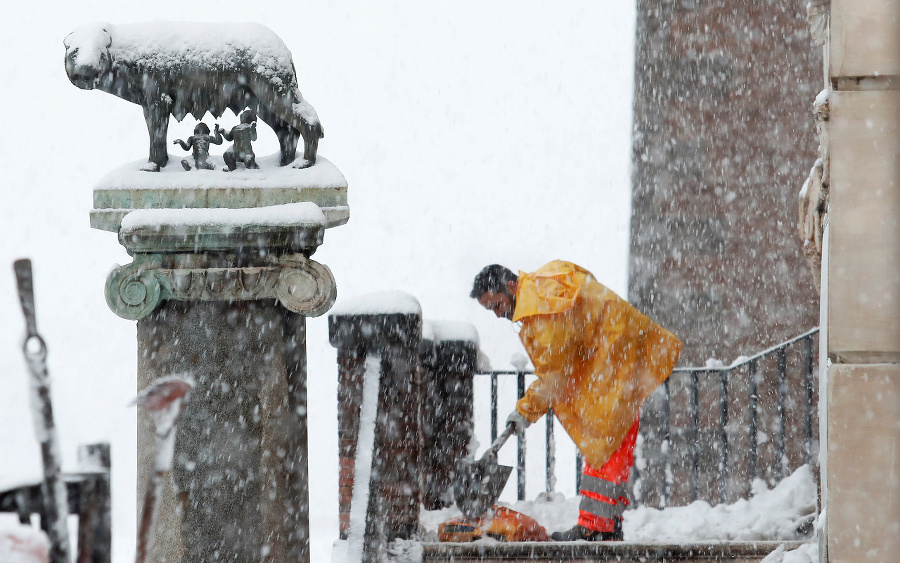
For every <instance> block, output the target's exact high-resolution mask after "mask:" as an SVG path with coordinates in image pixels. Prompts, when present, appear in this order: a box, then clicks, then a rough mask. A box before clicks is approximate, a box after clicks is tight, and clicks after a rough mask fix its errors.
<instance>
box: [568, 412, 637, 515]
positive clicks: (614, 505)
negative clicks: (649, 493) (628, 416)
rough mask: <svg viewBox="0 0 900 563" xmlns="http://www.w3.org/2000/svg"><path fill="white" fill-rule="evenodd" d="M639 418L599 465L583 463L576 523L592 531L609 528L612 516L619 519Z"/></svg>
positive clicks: (626, 493)
mask: <svg viewBox="0 0 900 563" xmlns="http://www.w3.org/2000/svg"><path fill="white" fill-rule="evenodd" d="M639 422H640V421H639V420H638V421H635V423H634V425H632V427H631V429H630V430H629V431H628V433H627V434H626V435H625V439H624V440H622V445H621V446H619V449H618V450H616V451H615V453H613V455H612V456H611V457H610V458H609V461H607V462H606V463H604V464H603V466H602V467H601V468H600V469H595V468H593V467H591V466H590V465H588V464H585V465H584V472H583V474H582V477H581V484H580V486H579V491H578V492H579V493H580V494H581V504H580V506H579V514H578V523H579V524H580V525H582V526H584V527H585V528H587V529H588V530H593V531H595V532H613V531H615V527H616V518H619V519H621V518H622V513H623V512H625V507H626V506H628V478H629V476H630V475H631V466H632V465H634V446H635V444H636V443H637V436H638V427H639Z"/></svg>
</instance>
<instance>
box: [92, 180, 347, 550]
mask: <svg viewBox="0 0 900 563" xmlns="http://www.w3.org/2000/svg"><path fill="white" fill-rule="evenodd" d="M332 168H333V167H332ZM335 171H336V169H335ZM302 172H307V173H308V171H302ZM248 173H249V172H248ZM195 174H197V173H195ZM338 174H339V173H338ZM148 176H152V178H151V179H152V180H158V177H156V176H153V175H148ZM209 176H212V174H209ZM185 178H186V179H191V178H193V176H191V175H186V176H185ZM341 180H342V177H341ZM188 187H189V188H190V186H188ZM345 188H346V186H344V189H345ZM198 189H200V188H196V189H188V190H187V191H188V195H189V196H191V197H190V198H189V199H188V200H185V201H184V202H183V204H182V205H178V201H177V200H178V195H179V194H178V190H169V191H166V190H165V189H163V188H162V187H160V186H156V187H153V186H151V187H150V188H146V189H121V190H119V192H116V191H115V190H114V189H98V190H97V191H95V203H97V201H100V202H101V203H104V202H105V203H106V204H108V205H106V206H105V207H101V206H98V209H95V210H94V212H93V213H92V224H93V225H94V226H95V227H97V228H102V229H106V230H117V231H118V233H119V241H120V242H121V243H122V244H123V245H124V246H125V248H126V249H127V250H128V252H129V254H131V255H132V256H133V257H134V261H133V262H132V263H131V264H127V265H125V266H120V267H118V268H116V269H115V270H113V272H112V273H110V275H109V278H108V279H107V284H106V299H107V303H108V305H109V306H110V308H111V309H112V310H113V312H115V313H116V314H117V315H119V316H121V317H123V318H126V319H131V320H137V321H138V323H137V335H138V388H139V389H140V388H144V387H146V386H147V385H149V384H151V383H152V382H153V381H154V380H155V379H157V378H160V377H164V376H167V375H171V374H186V375H189V376H190V377H192V378H193V379H194V382H195V386H194V389H193V391H192V393H191V395H190V399H189V401H188V403H187V405H186V407H185V410H184V412H183V414H182V416H181V419H180V422H179V425H178V433H177V438H176V449H175V456H174V468H173V471H172V473H171V474H170V475H169V477H168V481H167V482H166V483H165V487H164V491H163V494H162V499H161V500H162V505H161V507H160V512H159V520H158V526H157V530H158V534H157V537H156V542H155V548H154V552H152V553H151V554H150V556H151V560H153V561H165V562H170V563H171V562H181V561H185V562H187V561H223V562H224V561H234V562H244V561H264V562H272V563H280V562H283V561H301V562H303V561H306V562H308V561H309V491H308V461H307V460H308V455H307V453H308V452H307V419H306V404H307V397H306V319H305V317H306V316H318V315H321V314H322V313H324V312H325V311H327V310H328V309H329V308H330V307H331V305H332V304H333V303H334V300H335V297H336V287H335V283H334V279H333V277H332V275H331V273H330V271H329V270H328V268H327V267H325V266H323V265H322V264H319V263H317V262H315V261H313V260H311V259H310V258H309V256H310V255H312V254H313V252H315V250H316V248H317V247H318V246H319V245H320V244H321V243H322V241H323V235H324V229H325V228H326V226H333V225H335V224H341V222H342V221H341V220H335V218H334V214H333V213H332V216H331V219H329V218H328V217H326V215H325V214H324V213H323V212H322V210H321V208H320V206H319V205H317V204H315V203H312V202H300V201H298V199H299V198H300V197H301V196H300V194H301V190H300V189H290V188H289V187H284V188H282V189H279V190H274V189H271V188H258V189H255V190H254V189H253V188H244V189H243V191H241V192H240V193H237V192H235V193H232V194H231V197H230V198H229V197H227V196H228V193H227V192H228V190H224V191H222V190H219V191H222V193H219V191H216V190H207V191H208V193H207V194H205V197H202V198H201V197H194V196H197V194H195V193H194V192H196V191H197V190H198ZM169 192H171V193H169ZM257 192H258V193H257ZM110 194H112V196H115V197H116V198H118V199H117V200H116V202H113V203H110V202H109V201H105V200H103V198H104V197H105V198H107V199H108V197H111V196H110ZM182 195H183V194H182ZM345 195H346V194H345V192H344V197H345ZM98 198H99V199H98ZM165 198H169V199H165ZM211 198H212V200H214V201H215V202H216V203H217V204H219V205H221V204H224V203H227V204H229V205H228V206H227V207H234V208H239V209H227V208H217V209H197V208H191V207H196V205H197V204H200V205H202V204H203V203H204V202H208V201H210V199H211ZM215 198H219V199H218V200H217V199H215ZM273 198H274V199H273ZM220 200H221V201H220ZM259 201H265V202H266V203H275V204H279V205H273V206H269V207H253V205H254V204H255V203H257V202H259ZM160 203H162V204H163V207H174V208H176V209H143V210H139V211H133V212H131V213H128V214H126V213H125V212H126V211H127V209H124V210H123V209H121V208H120V207H121V206H124V205H127V204H130V205H133V206H134V207H141V206H143V205H146V206H147V207H160V205H159V204H160ZM344 203H346V201H345V200H344ZM177 207H187V208H186V209H177ZM222 207H225V206H222ZM242 207H243V208H242ZM343 210H344V212H346V207H344V208H343ZM332 211H334V210H333V209H332ZM123 216H124V218H123ZM120 221H121V223H120ZM343 221H346V217H344V218H343ZM153 448H154V437H153V429H152V423H151V421H150V419H149V416H147V415H145V414H144V413H141V414H140V415H139V421H138V498H139V502H138V505H139V506H140V505H141V502H140V499H141V498H142V497H143V494H144V487H145V486H146V482H147V476H148V472H149V471H150V467H151V460H152V456H153Z"/></svg>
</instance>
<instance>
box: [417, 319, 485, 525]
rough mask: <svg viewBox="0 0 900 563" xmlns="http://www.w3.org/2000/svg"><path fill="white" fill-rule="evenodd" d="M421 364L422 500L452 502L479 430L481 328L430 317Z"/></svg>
mask: <svg viewBox="0 0 900 563" xmlns="http://www.w3.org/2000/svg"><path fill="white" fill-rule="evenodd" d="M423 335H424V336H423V338H422V345H421V347H420V358H421V363H422V441H423V447H422V504H423V505H424V506H425V508H426V509H427V510H437V509H439V508H445V507H448V506H450V505H451V504H453V490H452V486H453V478H454V475H455V470H456V467H457V466H458V465H459V462H460V461H461V460H463V459H465V458H466V457H467V456H468V454H469V445H470V444H471V442H472V438H473V432H474V425H473V420H474V411H473V408H474V407H473V400H474V390H473V377H474V375H475V370H476V369H477V362H478V333H477V331H476V330H475V327H474V326H472V325H470V324H468V323H460V322H450V321H426V322H425V329H424V331H423Z"/></svg>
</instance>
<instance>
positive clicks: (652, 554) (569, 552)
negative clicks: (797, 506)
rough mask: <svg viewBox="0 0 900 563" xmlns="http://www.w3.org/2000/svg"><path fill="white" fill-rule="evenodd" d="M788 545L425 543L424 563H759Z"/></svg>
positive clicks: (790, 545) (794, 545)
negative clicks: (692, 562)
mask: <svg viewBox="0 0 900 563" xmlns="http://www.w3.org/2000/svg"><path fill="white" fill-rule="evenodd" d="M782 544H784V546H785V549H786V550H790V549H796V548H797V547H799V546H800V545H801V542H772V541H759V542H705V543H686V544H670V543H631V542H566V543H558V542H520V543H499V542H498V543H482V542H476V543H425V544H423V547H424V558H423V561H425V562H429V561H452V562H454V563H455V562H460V561H481V562H492V561H497V562H499V561H503V562H514V561H521V562H522V563H563V562H565V563H587V562H602V561H615V562H616V563H649V562H666V563H668V562H674V561H678V562H690V561H703V562H710V561H728V562H729V563H757V562H759V561H762V560H763V559H764V558H765V557H766V555H768V554H769V553H770V552H772V551H774V550H775V549H776V548H777V547H778V546H779V545H782Z"/></svg>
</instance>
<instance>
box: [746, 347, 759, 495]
mask: <svg viewBox="0 0 900 563" xmlns="http://www.w3.org/2000/svg"><path fill="white" fill-rule="evenodd" d="M756 367H757V366H756V360H750V363H749V364H748V365H747V371H748V379H749V380H750V381H749V383H750V390H749V391H750V392H749V395H750V397H749V399H750V401H749V402H750V424H749V429H748V431H747V434H748V436H747V440H748V442H749V444H748V449H749V451H748V453H747V490H748V491H750V490H752V487H753V480H754V479H756V448H757V436H756V425H757V417H758V414H757V401H758V397H757V395H756Z"/></svg>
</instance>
